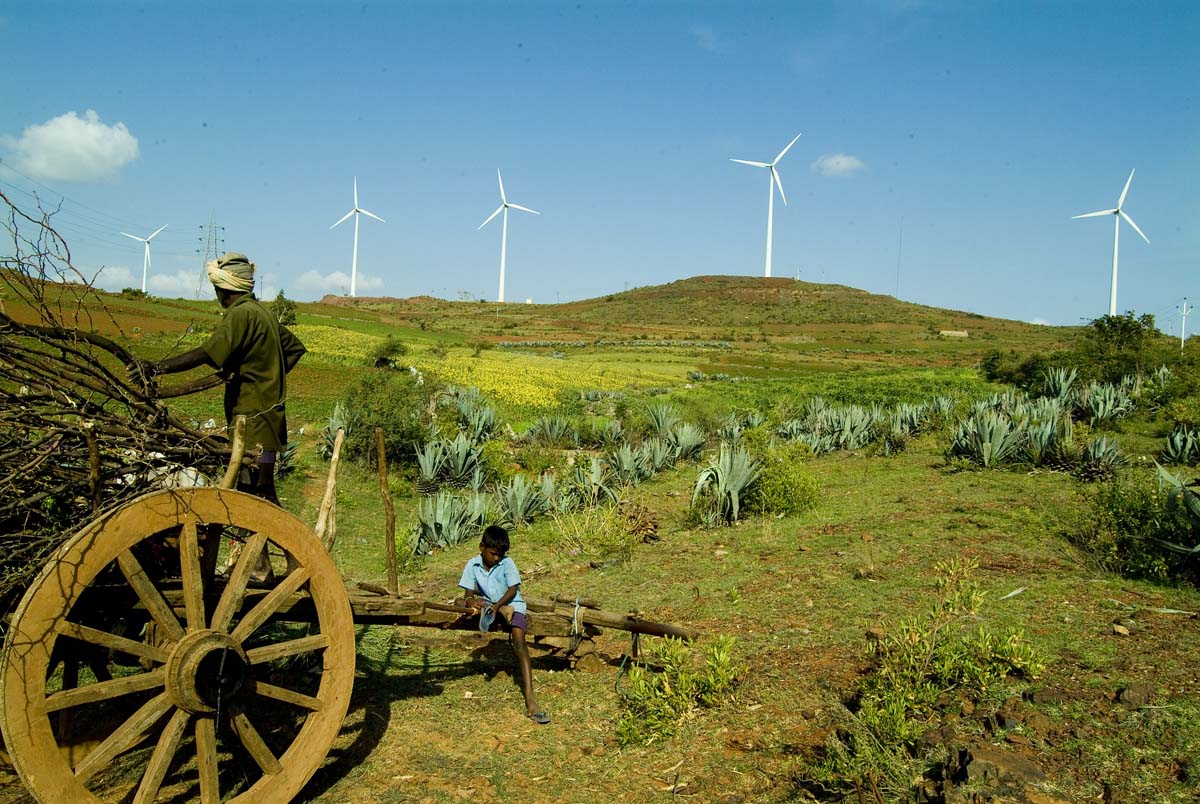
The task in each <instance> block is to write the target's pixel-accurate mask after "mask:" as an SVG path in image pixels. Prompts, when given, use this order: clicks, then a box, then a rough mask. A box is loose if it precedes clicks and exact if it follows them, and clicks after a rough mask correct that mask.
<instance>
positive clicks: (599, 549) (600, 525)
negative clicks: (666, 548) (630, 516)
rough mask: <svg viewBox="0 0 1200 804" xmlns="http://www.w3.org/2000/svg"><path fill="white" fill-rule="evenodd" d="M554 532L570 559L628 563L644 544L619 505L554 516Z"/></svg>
mask: <svg viewBox="0 0 1200 804" xmlns="http://www.w3.org/2000/svg"><path fill="white" fill-rule="evenodd" d="M551 517H552V518H553V519H554V530H555V531H556V532H557V533H558V534H559V538H560V539H561V542H560V546H561V548H562V550H563V552H565V553H566V554H567V555H568V556H571V557H575V556H585V557H588V558H592V559H599V560H604V559H616V560H618V561H628V560H629V557H630V556H631V555H632V554H633V548H634V547H635V546H637V545H639V544H641V543H642V537H641V535H640V534H636V533H631V532H630V530H629V527H628V524H629V523H628V521H627V520H626V518H625V516H624V515H623V514H622V513H621V511H620V510H619V509H618V508H617V506H616V505H613V504H609V505H595V506H590V507H585V508H581V509H580V510H578V511H575V512H573V513H561V512H556V513H552V514H551Z"/></svg>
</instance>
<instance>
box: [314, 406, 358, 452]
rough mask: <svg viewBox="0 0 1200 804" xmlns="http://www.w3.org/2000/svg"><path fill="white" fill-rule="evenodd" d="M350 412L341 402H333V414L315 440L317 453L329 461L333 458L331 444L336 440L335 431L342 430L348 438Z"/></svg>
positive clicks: (350, 428)
mask: <svg viewBox="0 0 1200 804" xmlns="http://www.w3.org/2000/svg"><path fill="white" fill-rule="evenodd" d="M350 419H351V416H350V411H349V410H347V409H346V406H345V405H343V404H342V403H341V402H335V403H334V405H333V412H332V413H330V414H329V421H328V423H326V425H325V427H324V428H322V429H321V434H320V436H319V437H318V438H317V453H318V454H319V455H320V456H321V457H322V458H324V459H325V460H329V458H330V457H332V456H333V443H334V442H335V441H336V440H337V431H338V430H342V431H344V433H345V437H349V436H350V431H351V430H352V429H353V428H352V427H351V421H350Z"/></svg>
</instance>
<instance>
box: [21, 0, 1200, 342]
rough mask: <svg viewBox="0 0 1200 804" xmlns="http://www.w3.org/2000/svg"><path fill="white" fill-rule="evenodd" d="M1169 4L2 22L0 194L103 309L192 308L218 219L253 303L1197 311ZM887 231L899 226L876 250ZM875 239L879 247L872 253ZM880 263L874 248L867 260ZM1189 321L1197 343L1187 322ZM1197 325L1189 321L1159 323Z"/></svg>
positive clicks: (1025, 314)
mask: <svg viewBox="0 0 1200 804" xmlns="http://www.w3.org/2000/svg"><path fill="white" fill-rule="evenodd" d="M1197 42H1200V4H1198V3H1195V2H1150V3H1143V4H1130V3H1117V2H1106V1H1105V0H1090V1H1081V2H1037V3H1032V2H1029V3H1027V2H1004V3H1001V2H937V1H936V0H930V1H929V2H920V0H908V1H907V2H906V1H904V0H861V1H860V2H843V3H818V2H813V3H808V2H786V3H784V2H779V3H769V2H743V3H733V2H720V3H712V2H691V3H681V2H637V3H631V2H629V3H620V2H578V3H574V2H562V3H558V2H555V3H551V2H514V3H456V2H442V3H432V2H430V3H426V2H408V3H380V2H370V3H330V2H312V1H307V2H306V1H305V0H292V1H291V2H286V3H285V2H246V3H232V2H192V3H174V2H172V3H151V2H145V3H131V2H92V3H83V2H72V3H65V2H60V1H59V0H43V2H39V3H36V4H34V3H26V4H7V5H6V6H3V7H0V50H3V52H4V53H5V62H6V68H5V69H4V70H3V72H2V73H0V99H3V102H2V103H0V159H2V160H3V161H2V162H0V189H3V190H4V191H5V192H6V194H8V195H9V196H10V197H11V198H13V199H14V200H16V201H18V202H31V196H29V195H27V193H30V192H37V193H39V194H40V195H41V196H42V197H43V198H44V199H47V200H53V201H56V202H57V201H58V200H59V197H60V196H64V197H65V200H64V201H63V202H62V203H63V206H62V209H61V210H60V212H59V213H58V215H57V217H56V219H55V220H56V221H57V222H58V224H59V226H60V228H61V230H62V231H63V233H64V235H66V237H67V239H68V241H69V243H70V244H71V247H72V249H73V253H74V255H75V258H76V262H77V263H78V264H79V266H80V267H81V268H82V269H84V270H85V271H95V270H98V269H100V268H101V267H103V268H104V270H103V271H102V272H101V274H100V277H101V279H100V284H102V285H106V286H108V287H112V288H116V289H119V288H121V287H127V286H139V285H140V282H141V269H142V246H141V244H139V243H137V242H135V241H133V240H129V239H127V238H125V237H122V236H121V235H120V234H118V232H119V231H122V230H123V231H126V232H131V233H134V234H141V235H147V234H149V233H150V232H152V231H154V230H155V229H157V228H158V227H159V226H162V225H163V224H168V228H167V229H166V230H165V231H163V232H162V234H160V235H159V236H158V237H157V238H156V239H155V240H154V242H153V245H152V255H153V267H152V276H151V282H150V289H151V292H154V293H158V294H161V295H187V296H191V295H193V293H194V288H195V286H196V284H197V278H198V277H199V276H200V271H201V260H200V255H199V254H197V253H196V249H197V248H203V245H204V244H203V243H202V242H201V241H200V240H198V238H201V237H202V236H203V235H204V233H205V232H204V227H205V226H206V225H207V224H208V222H209V220H210V217H212V216H215V218H216V221H217V223H218V224H219V225H221V226H223V227H224V229H223V231H222V235H223V237H224V245H225V248H228V249H231V250H237V251H242V252H245V253H247V254H249V255H250V256H251V258H252V259H254V260H255V261H256V262H257V263H258V265H259V268H260V271H261V272H262V279H261V284H262V285H263V286H265V290H266V291H267V295H273V294H274V292H275V291H277V290H278V289H280V288H283V289H284V290H285V292H286V293H287V294H288V295H289V296H290V297H293V298H299V299H313V298H317V297H319V296H321V295H322V294H323V293H325V292H334V293H343V292H346V291H347V289H348V284H349V280H348V274H349V272H350V259H351V248H352V239H353V227H352V225H351V222H347V223H345V224H343V225H342V226H340V227H338V228H337V229H334V230H332V231H330V229H329V227H330V225H332V224H333V223H334V222H335V221H336V220H337V219H338V218H340V217H341V216H342V215H344V214H345V213H346V212H347V211H348V210H349V209H350V208H351V205H352V197H351V192H352V180H353V178H354V177H355V176H357V177H358V184H359V194H360V204H361V206H362V207H364V208H366V209H368V210H370V211H371V212H374V213H375V214H376V215H379V216H380V217H382V218H384V219H385V220H386V221H387V222H386V223H379V222H377V221H373V220H369V219H363V221H362V224H361V230H360V235H359V264H358V267H359V279H358V283H359V284H358V295H360V296H366V295H388V296H411V295H417V294H434V295H438V296H441V297H444V298H457V297H459V295H460V294H469V295H470V297H472V298H480V297H482V298H487V299H495V297H496V292H497V279H498V271H499V253H500V227H499V223H500V221H499V219H497V220H495V221H493V222H492V223H490V224H489V225H488V226H487V227H486V228H484V229H483V230H482V231H477V230H476V227H477V226H478V225H479V224H480V223H481V222H482V221H483V220H484V219H485V218H486V217H487V216H488V215H489V214H490V213H491V212H492V211H493V210H494V209H495V208H496V206H497V205H498V204H499V197H498V190H497V186H496V170H497V168H499V169H501V170H502V171H503V174H504V181H505V188H506V190H507V191H508V195H509V199H510V200H511V201H514V202H515V203H518V204H522V205H525V206H528V207H532V208H533V209H536V210H538V211H540V212H541V213H542V214H541V215H540V216H533V215H528V214H525V213H520V212H514V213H511V216H510V220H509V238H508V276H507V281H506V285H507V287H506V298H507V299H508V300H509V301H514V300H518V301H519V300H524V299H526V298H531V299H533V300H534V301H535V302H540V303H546V302H555V301H560V300H561V301H567V300H571V299H580V298H588V297H593V296H598V295H602V294H606V293H610V292H613V291H619V290H623V289H625V288H626V287H635V286H638V285H650V284H659V283H664V282H669V281H673V280H675V279H680V278H683V277H688V276H694V275H698V274H746V275H757V276H761V275H762V272H763V253H764V247H765V235H766V213H767V210H766V206H767V204H766V202H767V199H766V198H764V197H763V196H764V195H766V194H765V193H764V192H763V190H766V189H767V182H768V177H767V172H766V171H763V170H759V169H755V168H751V167H747V166H744V165H738V164H735V163H733V162H730V161H729V160H730V159H731V158H737V159H748V160H756V161H770V160H771V159H772V158H773V157H774V156H775V154H776V153H777V152H778V151H779V150H780V149H781V148H782V147H783V146H784V145H786V144H787V142H788V141H789V140H790V139H791V138H792V137H793V136H795V134H796V133H798V132H802V133H803V136H802V137H801V138H800V140H799V142H797V143H796V145H795V146H794V147H793V148H792V150H791V151H789V152H788V154H787V155H786V156H785V157H784V159H783V160H782V161H781V162H780V164H779V171H780V175H781V177H782V180H783V186H784V190H785V191H786V193H787V199H788V205H787V206H784V205H783V204H782V203H781V202H780V201H779V199H778V197H777V198H776V202H775V220H774V255H773V273H774V275H776V276H788V277H792V276H796V275H797V273H798V274H799V277H800V278H801V279H805V280H809V281H817V282H831V283H840V284H845V285H850V286H853V287H858V288H863V289H865V290H868V291H871V292H874V293H886V294H896V293H897V289H898V291H899V294H898V295H899V297H900V298H901V299H904V300H906V301H913V302H919V303H922V304H930V305H935V306H939V307H948V308H954V309H961V310H969V311H972V312H978V313H982V314H985V315H989V316H999V317H1004V318H1013V319H1019V320H1024V321H1039V322H1048V323H1052V324H1074V323H1079V322H1080V321H1083V320H1088V319H1091V318H1094V317H1095V316H1098V315H1102V314H1104V313H1106V312H1107V310H1108V288H1109V274H1110V270H1111V260H1112V224H1111V220H1110V219H1109V218H1101V219H1086V220H1071V216H1072V215H1077V214H1080V213H1084V212H1091V211H1094V210H1100V209H1106V208H1110V207H1112V206H1114V205H1115V203H1116V200H1117V196H1118V195H1119V194H1120V191H1121V188H1122V187H1123V186H1124V183H1125V180H1126V178H1127V177H1128V175H1129V172H1130V170H1132V169H1134V168H1136V169H1137V173H1136V175H1135V177H1134V180H1133V185H1132V187H1131V189H1130V192H1129V196H1128V198H1127V200H1126V204H1125V209H1126V211H1127V212H1128V213H1129V214H1130V215H1131V216H1132V217H1133V218H1134V220H1135V221H1137V223H1138V225H1139V226H1140V227H1141V228H1142V230H1143V231H1144V232H1145V233H1146V234H1147V236H1149V238H1150V240H1151V245H1147V244H1146V243H1144V242H1142V241H1141V240H1140V239H1139V238H1138V237H1137V236H1136V234H1135V233H1133V232H1132V230H1130V229H1129V228H1128V227H1125V228H1124V230H1123V232H1122V236H1121V251H1120V269H1121V270H1120V286H1119V294H1118V307H1119V309H1120V310H1122V311H1124V310H1127V309H1133V310H1136V311H1138V312H1139V313H1141V312H1152V313H1154V314H1155V315H1156V316H1157V317H1158V320H1159V323H1160V326H1162V327H1163V328H1164V329H1167V330H1169V331H1170V330H1172V329H1173V331H1175V332H1178V328H1179V320H1178V316H1177V314H1176V312H1175V310H1176V308H1177V306H1178V305H1180V304H1181V303H1182V300H1183V297H1184V296H1185V295H1186V296H1190V297H1191V299H1192V300H1193V301H1200V279H1198V277H1200V190H1197V189H1196V188H1197V187H1200V98H1198V97H1197V92H1198V89H1197V87H1198V86H1200V47H1198V46H1197V44H1196V43H1197ZM901 230H902V231H903V235H902V241H901ZM901 242H902V246H901ZM898 250H899V253H898ZM1193 323H1194V324H1195V326H1193ZM1188 330H1189V331H1200V315H1197V316H1196V318H1195V319H1189V321H1188Z"/></svg>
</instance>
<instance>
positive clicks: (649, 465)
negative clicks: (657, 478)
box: [639, 438, 675, 475]
mask: <svg viewBox="0 0 1200 804" xmlns="http://www.w3.org/2000/svg"><path fill="white" fill-rule="evenodd" d="M639 451H640V452H641V454H642V465H643V466H645V467H646V470H647V474H648V475H650V474H654V473H655V472H661V471H662V470H663V469H667V468H669V467H671V466H674V465H675V448H674V447H673V446H672V445H671V443H670V442H669V441H667V440H666V439H665V438H652V439H650V440H649V441H646V442H645V443H643V444H642V447H641V449H640V450H639Z"/></svg>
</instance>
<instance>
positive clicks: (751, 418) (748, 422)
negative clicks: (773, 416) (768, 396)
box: [742, 410, 767, 429]
mask: <svg viewBox="0 0 1200 804" xmlns="http://www.w3.org/2000/svg"><path fill="white" fill-rule="evenodd" d="M766 423H767V417H766V416H764V415H763V414H762V413H761V412H760V411H757V410H749V411H746V415H745V416H743V417H742V424H744V425H745V426H746V427H748V428H751V429H753V428H755V427H762V426H763V425H764V424H766Z"/></svg>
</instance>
